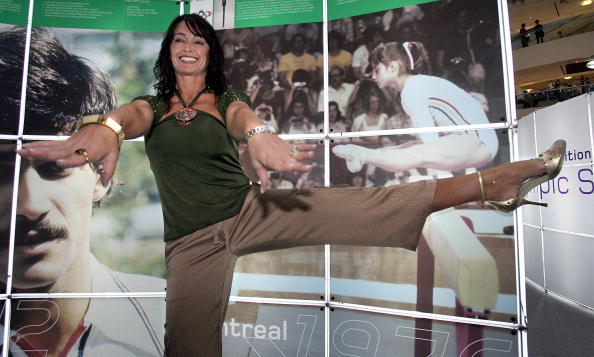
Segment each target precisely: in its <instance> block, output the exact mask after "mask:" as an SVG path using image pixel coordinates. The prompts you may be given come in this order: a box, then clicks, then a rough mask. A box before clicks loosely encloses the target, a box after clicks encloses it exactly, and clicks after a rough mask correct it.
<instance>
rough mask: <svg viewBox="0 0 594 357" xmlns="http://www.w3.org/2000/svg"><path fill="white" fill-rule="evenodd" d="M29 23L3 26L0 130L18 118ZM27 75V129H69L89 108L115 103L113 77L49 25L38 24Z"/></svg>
mask: <svg viewBox="0 0 594 357" xmlns="http://www.w3.org/2000/svg"><path fill="white" fill-rule="evenodd" d="M25 33H26V29H24V28H22V27H15V28H12V29H10V30H7V31H3V32H0V82H1V83H2V89H3V90H4V93H3V95H2V97H0V130H1V131H2V132H5V131H7V132H10V131H12V130H13V129H14V128H16V126H17V125H16V123H18V118H19V109H20V103H21V81H22V74H23V67H24V53H25ZM28 74H29V75H28V77H27V99H26V100H27V105H26V109H25V118H26V122H25V123H26V129H27V131H26V132H27V133H29V134H50V135H52V134H53V135H55V134H70V133H71V132H72V131H73V129H74V124H75V123H76V122H77V121H78V120H79V119H80V118H81V117H82V116H83V115H88V114H96V113H103V112H106V111H109V110H113V109H114V108H115V106H116V99H115V95H114V89H113V86H112V84H111V81H110V80H109V78H108V77H107V76H106V75H105V74H104V73H102V72H100V71H98V70H97V69H95V68H94V67H93V66H92V65H91V64H90V63H89V62H88V61H86V60H85V59H83V58H81V57H78V56H75V55H73V54H71V53H69V52H68V51H66V49H64V47H63V46H62V44H61V43H60V42H59V41H58V40H57V39H56V37H55V36H54V35H53V33H51V32H50V31H48V30H46V29H43V28H38V27H33V28H32V29H31V47H30V55H29V73H28Z"/></svg>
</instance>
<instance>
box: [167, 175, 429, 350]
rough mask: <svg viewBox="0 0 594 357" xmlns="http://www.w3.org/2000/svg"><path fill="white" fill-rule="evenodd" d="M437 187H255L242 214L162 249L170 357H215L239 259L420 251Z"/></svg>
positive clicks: (219, 344)
mask: <svg viewBox="0 0 594 357" xmlns="http://www.w3.org/2000/svg"><path fill="white" fill-rule="evenodd" d="M434 192H435V181H420V182H415V183H411V184H405V185H398V186H391V187H387V188H385V187H374V188H357V187H331V188H312V189H306V190H269V191H267V192H265V193H263V194H261V193H260V187H259V186H257V185H255V186H254V187H253V188H252V190H251V191H250V192H249V194H248V196H247V198H246V201H245V203H244V204H243V207H242V209H241V211H240V213H239V214H238V215H237V216H235V217H232V218H229V219H226V220H224V221H221V222H218V223H216V224H214V225H212V226H209V227H206V228H203V229H200V230H198V231H196V232H194V233H192V234H189V235H187V236H184V237H182V238H179V239H176V240H173V241H169V242H167V244H166V246H165V257H166V264H167V273H168V278H167V304H166V305H167V312H166V313H167V318H166V321H167V323H166V328H165V330H166V332H165V354H166V356H168V357H181V356H183V357H188V356H200V357H217V356H221V353H222V352H221V351H222V343H221V341H222V336H221V334H222V331H221V330H222V325H223V321H224V318H225V312H226V310H227V304H228V298H229V293H230V289H231V280H232V276H233V269H234V266H235V262H236V260H237V257H238V256H242V255H246V254H250V253H256V252H263V251H268V250H273V249H283V248H291V247H298V246H308V245H320V244H338V245H360V246H379V247H401V248H406V249H410V250H415V249H416V246H417V242H418V237H419V235H420V234H421V230H422V228H423V224H424V222H425V219H426V217H427V215H428V214H429V213H430V209H431V203H432V202H433V196H434Z"/></svg>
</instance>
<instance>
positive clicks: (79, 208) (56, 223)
mask: <svg viewBox="0 0 594 357" xmlns="http://www.w3.org/2000/svg"><path fill="white" fill-rule="evenodd" d="M7 156H10V155H7ZM104 192H105V189H104V188H103V187H102V186H101V184H100V183H99V182H98V175H97V174H96V173H95V172H94V170H92V169H91V167H90V166H89V165H85V166H81V167H77V168H71V169H62V168H60V167H58V166H57V165H56V164H55V163H54V162H52V161H35V160H28V159H23V160H22V162H21V173H20V182H19V192H18V203H17V217H16V235H15V252H14V273H13V279H14V280H13V284H14V286H15V287H16V288H20V289H31V288H37V287H43V286H48V285H51V284H54V283H56V282H58V281H59V280H60V278H61V277H64V276H67V275H68V274H69V271H70V269H71V268H73V266H76V265H77V262H84V261H86V260H87V259H88V252H89V223H90V219H91V210H92V204H93V201H94V200H99V199H101V198H102V196H103V194H104ZM2 204H3V205H5V203H4V201H3V203H2ZM2 211H3V212H5V211H10V207H3V208H2ZM3 238H4V237H3ZM4 239H6V241H7V240H8V235H6V238H4ZM7 246H8V245H7V244H5V245H4V246H3V247H2V250H1V251H0V256H1V257H3V258H1V261H2V265H1V266H0V274H2V275H4V276H5V275H6V271H7V260H8V259H7V255H8V253H7V251H6V248H7ZM73 270H74V269H73Z"/></svg>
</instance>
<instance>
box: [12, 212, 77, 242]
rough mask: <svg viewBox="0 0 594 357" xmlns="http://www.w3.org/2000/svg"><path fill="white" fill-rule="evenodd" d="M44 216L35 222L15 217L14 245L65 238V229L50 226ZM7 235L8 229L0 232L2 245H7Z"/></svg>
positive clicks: (23, 217)
mask: <svg viewBox="0 0 594 357" xmlns="http://www.w3.org/2000/svg"><path fill="white" fill-rule="evenodd" d="M46 216H47V214H46V213H45V214H42V215H40V216H39V217H37V218H36V219H35V220H30V219H28V218H27V217H25V216H23V215H18V216H17V217H16V229H15V245H26V244H31V243H35V242H41V241H47V240H51V239H55V238H60V237H65V236H66V234H67V230H66V228H64V227H60V226H56V225H52V224H51V223H49V222H48V221H47V219H46ZM31 232H35V234H34V235H31V234H30V233H31ZM9 234H10V230H9V228H8V227H7V228H6V229H3V230H2V231H0V237H1V239H2V241H4V243H8V239H9Z"/></svg>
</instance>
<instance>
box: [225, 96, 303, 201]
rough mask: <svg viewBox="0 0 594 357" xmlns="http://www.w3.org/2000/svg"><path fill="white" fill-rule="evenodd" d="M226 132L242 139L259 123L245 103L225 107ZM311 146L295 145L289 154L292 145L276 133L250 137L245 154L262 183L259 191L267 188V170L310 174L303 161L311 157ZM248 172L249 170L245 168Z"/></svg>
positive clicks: (235, 103) (234, 103) (260, 123)
mask: <svg viewBox="0 0 594 357" xmlns="http://www.w3.org/2000/svg"><path fill="white" fill-rule="evenodd" d="M226 117H227V130H228V131H229V133H230V134H231V136H233V137H234V138H236V139H238V140H242V139H243V137H244V135H245V134H246V133H247V132H248V131H249V130H251V129H252V128H254V127H256V126H259V125H262V122H261V121H260V119H258V117H257V116H256V114H254V112H253V111H252V109H250V107H249V106H248V105H247V104H246V103H244V102H239V101H238V102H233V103H231V104H230V105H229V107H228V108H227V116H226ZM313 148H314V145H305V144H303V145H298V146H297V147H296V149H297V151H296V152H295V153H294V154H293V155H291V151H292V150H291V144H289V143H288V142H286V141H284V140H282V139H281V138H279V137H278V136H277V135H276V134H270V133H260V134H256V135H254V136H252V137H250V138H249V140H248V151H249V156H250V164H251V166H252V168H253V169H254V170H255V172H256V173H257V175H258V178H259V179H260V182H261V183H262V189H263V190H266V189H268V186H269V184H270V183H269V179H268V171H267V170H268V169H271V170H277V171H309V170H310V167H309V166H308V165H305V164H304V163H303V162H301V161H302V160H305V159H310V158H312V157H313V152H311V150H313ZM248 171H249V168H248Z"/></svg>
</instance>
